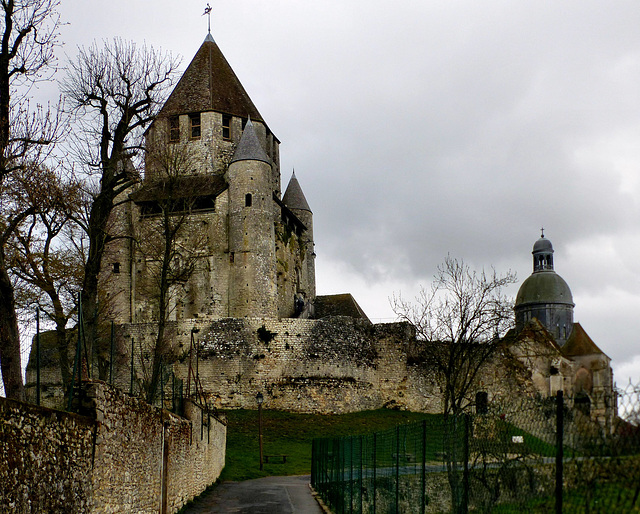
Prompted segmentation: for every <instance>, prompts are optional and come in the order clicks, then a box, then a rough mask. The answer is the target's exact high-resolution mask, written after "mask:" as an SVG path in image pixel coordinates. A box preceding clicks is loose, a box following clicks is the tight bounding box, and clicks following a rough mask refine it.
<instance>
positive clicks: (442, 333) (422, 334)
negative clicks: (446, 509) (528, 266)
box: [392, 256, 516, 512]
mask: <svg viewBox="0 0 640 514" xmlns="http://www.w3.org/2000/svg"><path fill="white" fill-rule="evenodd" d="M515 281H516V276H515V274H513V273H511V272H510V271H508V272H507V273H505V274H504V275H498V274H497V273H496V271H495V269H494V270H492V272H491V273H490V274H487V273H485V272H484V270H483V271H481V272H476V271H473V270H471V269H470V268H469V266H468V265H467V264H465V263H464V261H462V260H458V259H455V258H452V257H450V256H447V258H446V259H445V261H444V263H443V264H442V265H440V266H438V271H437V273H436V275H435V277H434V280H433V282H432V285H431V288H430V289H424V288H422V289H421V291H420V294H419V296H418V297H417V298H416V301H415V302H409V301H406V300H404V299H402V298H401V297H399V296H394V297H393V298H392V308H393V310H394V312H395V313H396V315H397V316H398V318H399V319H401V320H404V321H408V322H410V323H411V324H413V325H414V326H415V329H416V335H417V338H418V339H419V340H421V341H422V342H423V343H424V345H423V348H422V352H421V353H422V355H421V358H422V361H423V363H424V365H425V366H427V367H428V368H429V369H430V370H432V371H433V372H434V373H435V374H436V376H437V378H438V379H439V382H440V385H441V389H442V393H443V414H444V424H445V433H444V435H445V449H446V454H447V455H446V461H447V462H446V463H447V471H448V478H449V485H450V486H451V494H452V504H453V506H454V511H455V512H465V511H466V502H465V496H464V494H463V484H462V480H461V475H460V469H459V466H460V464H459V462H460V460H461V459H460V454H459V453H460V446H459V444H458V442H459V441H460V439H461V431H462V430H464V426H462V425H461V423H460V422H459V421H460V420H461V419H462V418H461V417H460V415H461V414H463V413H464V412H465V411H466V410H467V408H468V407H469V406H470V405H472V403H473V399H472V397H471V393H472V392H473V388H474V387H475V386H476V384H477V380H478V377H479V375H480V373H481V372H482V370H483V368H484V367H485V365H486V364H487V363H488V362H489V361H490V360H491V359H492V358H493V356H494V355H495V353H496V350H497V349H498V348H499V347H500V345H501V337H502V336H503V335H504V334H505V333H506V331H507V330H508V329H509V328H510V327H511V326H512V325H513V310H512V302H511V300H510V299H508V298H507V297H506V296H505V295H504V294H503V288H505V287H506V286H508V285H509V284H513V283H515Z"/></svg>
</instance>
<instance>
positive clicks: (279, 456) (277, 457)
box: [264, 454, 288, 464]
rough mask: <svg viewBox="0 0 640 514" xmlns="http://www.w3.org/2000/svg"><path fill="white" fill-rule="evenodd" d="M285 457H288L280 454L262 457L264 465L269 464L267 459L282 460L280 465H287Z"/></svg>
mask: <svg viewBox="0 0 640 514" xmlns="http://www.w3.org/2000/svg"><path fill="white" fill-rule="evenodd" d="M287 457H288V455H283V454H280V455H265V456H264V461H265V463H266V464H269V459H278V460H280V459H282V464H286V463H287Z"/></svg>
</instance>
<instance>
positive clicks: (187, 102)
mask: <svg viewBox="0 0 640 514" xmlns="http://www.w3.org/2000/svg"><path fill="white" fill-rule="evenodd" d="M204 111H217V112H223V113H225V114H231V115H233V116H239V117H243V118H246V117H251V118H252V119H254V120H258V121H262V122H264V120H263V118H262V116H261V115H260V113H259V112H258V109H256V106H255V105H253V102H252V101H251V99H250V98H249V95H248V94H247V92H246V91H245V90H244V87H242V84H241V83H240V80H238V77H237V76H236V74H235V73H234V72H233V70H232V69H231V66H230V65H229V63H228V62H227V60H226V59H225V57H224V55H222V52H221V51H220V48H218V45H217V44H216V42H215V41H214V40H213V37H211V35H210V34H208V35H207V37H206V39H205V40H204V42H203V43H202V46H200V49H199V50H198V52H197V53H196V55H195V57H194V58H193V60H192V61H191V63H190V64H189V66H188V67H187V69H186V71H185V72H184V74H183V75H182V77H181V78H180V81H179V82H178V84H177V85H176V87H175V88H174V90H173V91H172V93H171V95H170V96H169V99H168V100H167V101H166V103H165V104H164V106H163V107H162V109H161V111H160V116H172V115H176V114H186V113H191V112H204Z"/></svg>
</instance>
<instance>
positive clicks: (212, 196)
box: [103, 34, 315, 323]
mask: <svg viewBox="0 0 640 514" xmlns="http://www.w3.org/2000/svg"><path fill="white" fill-rule="evenodd" d="M145 144H146V148H147V150H148V151H147V154H146V155H147V159H146V162H145V172H144V179H143V180H142V182H141V183H140V184H138V185H136V186H135V187H134V188H132V189H131V190H130V191H127V192H126V193H125V194H124V195H123V196H124V197H125V198H123V202H122V203H121V204H120V205H119V207H118V208H117V209H116V210H115V211H114V218H115V220H114V225H115V226H118V227H119V230H120V232H121V235H122V237H121V238H119V239H117V240H116V241H115V242H114V243H113V244H112V245H111V247H110V249H109V251H110V255H109V256H108V258H107V259H105V263H106V266H105V269H104V270H103V275H104V276H105V278H107V280H105V282H106V283H107V294H108V297H109V299H110V302H111V303H112V304H113V307H112V316H113V318H114V319H115V320H116V321H117V322H122V323H149V322H151V323H153V322H155V321H157V313H158V309H157V305H156V304H157V301H156V300H155V297H154V294H155V293H154V291H153V284H154V280H153V276H152V270H153V268H154V265H155V264H154V258H153V255H152V254H153V252H149V251H148V248H147V249H146V250H147V251H146V253H145V252H143V251H142V246H143V245H141V244H140V242H139V241H140V234H144V233H145V231H147V232H148V230H149V228H150V227H153V226H154V224H155V225H157V223H158V221H157V220H158V219H159V218H158V216H159V213H160V212H161V211H162V209H163V205H166V204H167V202H166V200H167V195H171V197H172V198H171V200H176V201H175V202H173V203H174V204H175V206H176V208H175V211H176V212H175V216H186V218H187V219H186V220H185V222H184V227H185V229H184V231H183V235H182V236H181V239H180V241H178V242H177V246H178V247H179V249H180V259H181V261H180V260H179V261H177V262H186V263H191V265H192V268H193V272H192V274H191V275H190V276H189V277H187V278H185V279H184V280H182V281H181V282H180V283H177V284H175V285H174V286H172V290H171V305H170V306H169V311H170V312H171V315H170V316H171V317H170V320H172V321H179V320H181V319H194V318H199V319H203V318H205V319H216V318H225V317H234V318H243V317H260V318H288V317H300V316H302V317H309V316H310V315H311V311H310V309H309V306H310V305H311V304H312V302H313V300H314V299H315V264H314V259H315V253H314V250H313V248H314V243H313V226H312V214H311V209H310V208H309V205H308V204H307V201H306V199H305V197H304V194H303V193H302V189H301V188H300V184H299V183H298V181H297V179H295V177H294V178H293V179H292V183H291V184H290V185H289V186H290V188H291V193H290V194H289V195H288V196H287V197H286V198H282V195H281V185H280V184H281V182H280V156H279V145H280V142H279V141H278V139H277V138H276V137H275V135H274V134H273V133H272V132H271V130H270V129H269V127H268V125H267V124H266V122H265V120H264V119H263V117H262V115H261V114H260V112H259V111H258V109H257V108H256V107H255V105H254V104H253V102H252V101H251V99H250V98H249V95H248V94H247V92H246V91H245V89H244V88H243V86H242V84H241V83H240V81H239V79H238V77H237V76H236V75H235V73H234V72H233V70H232V69H231V66H230V65H229V63H228V62H227V60H226V59H225V57H224V55H223V54H222V52H221V51H220V48H219V47H218V45H217V44H216V42H215V41H214V39H213V37H212V36H211V34H207V37H206V38H205V40H204V42H203V43H202V45H201V46H200V48H199V49H198V51H197V52H196V54H195V56H194V57H193V59H192V61H191V63H190V64H189V66H188V67H187V69H186V70H185V72H184V74H183V75H182V77H181V78H180V80H179V81H178V83H177V84H176V86H175V88H174V90H173V91H172V93H171V94H170V96H169V98H168V99H167V101H166V102H165V104H164V105H163V106H162V108H161V109H160V112H159V113H158V116H157V117H156V119H155V120H154V121H153V123H152V124H151V125H150V126H149V128H148V130H147V132H146V134H145ZM176 153H177V154H181V153H182V154H183V156H182V159H181V162H182V163H183V166H182V168H181V169H180V170H174V171H175V174H177V177H168V176H167V173H166V172H164V171H163V169H162V166H159V165H158V164H157V163H158V159H157V156H160V157H162V156H163V155H167V154H170V155H173V156H175V154H176ZM174 197H175V198H174ZM126 200H129V201H126ZM136 241H138V242H137V243H136ZM146 246H149V242H148V238H147V245H146ZM107 275H109V276H108V277H107ZM155 296H156V297H157V294H155ZM301 305H302V306H303V308H302V309H301V308H300V306H301ZM305 307H306V309H305Z"/></svg>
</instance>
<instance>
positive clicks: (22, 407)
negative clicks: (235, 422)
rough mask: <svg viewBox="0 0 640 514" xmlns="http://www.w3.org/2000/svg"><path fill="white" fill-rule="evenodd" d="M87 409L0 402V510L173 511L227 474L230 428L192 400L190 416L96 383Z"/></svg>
mask: <svg viewBox="0 0 640 514" xmlns="http://www.w3.org/2000/svg"><path fill="white" fill-rule="evenodd" d="M81 411H82V413H83V415H82V416H80V415H76V414H70V413H66V412H59V411H54V410H51V409H47V408H44V407H36V406H34V405H30V404H26V403H20V402H14V401H10V400H6V399H3V398H2V399H0V505H3V506H8V508H9V509H10V510H11V511H12V512H18V513H27V512H101V513H102V512H107V513H116V512H122V513H125V512H176V511H177V510H179V509H180V507H182V506H183V505H184V504H185V503H186V502H187V501H188V500H190V499H192V498H194V497H195V496H197V495H198V494H200V493H201V492H202V491H203V490H204V489H205V488H206V487H207V486H208V485H210V484H212V483H213V482H215V480H216V479H217V478H218V476H219V475H220V472H221V471H222V468H223V466H224V459H225V442H226V426H225V424H223V423H222V422H221V421H219V420H218V419H216V418H213V417H208V416H207V415H206V413H205V415H204V418H203V414H202V411H201V410H200V409H199V408H198V407H197V406H195V405H193V404H187V406H186V419H185V418H181V417H179V416H176V415H174V414H172V413H170V412H168V411H164V410H161V409H158V408H155V407H152V406H150V405H148V404H147V403H145V402H143V401H141V400H139V399H137V398H131V397H129V396H127V395H125V394H123V393H122V392H120V391H119V390H117V389H114V388H111V387H109V386H107V385H106V384H104V383H102V382H97V381H94V382H87V383H85V387H84V388H83V396H82V408H81ZM163 505H164V507H165V508H166V510H163Z"/></svg>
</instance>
